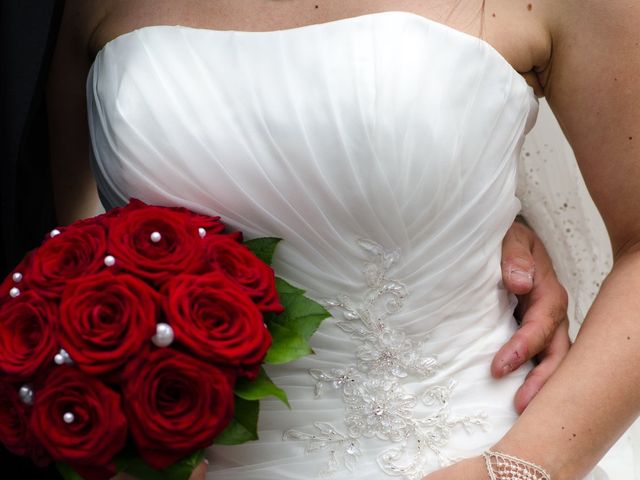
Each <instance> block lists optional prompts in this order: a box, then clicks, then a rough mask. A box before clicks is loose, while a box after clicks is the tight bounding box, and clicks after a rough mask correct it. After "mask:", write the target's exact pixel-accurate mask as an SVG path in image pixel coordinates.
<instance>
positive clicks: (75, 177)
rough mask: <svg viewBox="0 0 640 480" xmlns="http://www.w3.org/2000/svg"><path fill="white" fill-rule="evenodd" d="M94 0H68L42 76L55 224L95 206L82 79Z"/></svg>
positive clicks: (92, 210)
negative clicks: (51, 55)
mask: <svg viewBox="0 0 640 480" xmlns="http://www.w3.org/2000/svg"><path fill="white" fill-rule="evenodd" d="M94 3H95V2H86V1H77V0H75V1H67V2H65V6H64V12H63V15H62V21H61V25H60V30H59V34H58V38H57V41H56V47H55V50H54V53H53V58H52V62H51V69H50V71H49V77H48V80H47V92H46V98H47V116H48V122H49V139H50V140H49V141H50V151H51V173H52V177H53V191H54V197H55V206H56V215H57V219H58V223H59V224H61V225H67V224H69V223H72V222H74V221H75V220H78V219H80V218H84V217H88V216H93V215H95V214H96V212H97V211H98V206H99V200H98V194H97V191H96V184H95V181H94V179H93V175H92V173H91V169H90V166H89V132H88V127H87V108H86V97H85V95H86V94H85V91H86V90H85V82H86V79H87V74H88V72H89V67H90V58H89V51H88V48H87V45H88V43H89V42H88V38H89V37H90V34H91V31H92V27H91V25H95V24H96V23H97V15H98V9H97V8H96V7H95V5H94Z"/></svg>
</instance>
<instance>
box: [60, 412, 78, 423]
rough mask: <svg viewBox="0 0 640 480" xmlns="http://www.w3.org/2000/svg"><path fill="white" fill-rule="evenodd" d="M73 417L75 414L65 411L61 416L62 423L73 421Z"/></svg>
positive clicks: (74, 417)
mask: <svg viewBox="0 0 640 480" xmlns="http://www.w3.org/2000/svg"><path fill="white" fill-rule="evenodd" d="M75 419H76V416H75V415H74V414H73V413H71V412H67V413H65V414H64V415H63V416H62V420H64V423H73V421H74V420H75Z"/></svg>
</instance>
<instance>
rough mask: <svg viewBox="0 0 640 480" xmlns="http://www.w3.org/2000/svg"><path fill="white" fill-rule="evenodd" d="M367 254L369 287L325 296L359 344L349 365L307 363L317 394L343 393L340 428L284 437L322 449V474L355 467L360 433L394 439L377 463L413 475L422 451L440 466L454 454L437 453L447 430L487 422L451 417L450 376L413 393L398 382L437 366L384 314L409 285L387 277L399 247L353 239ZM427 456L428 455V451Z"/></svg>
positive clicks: (419, 472) (421, 471)
mask: <svg viewBox="0 0 640 480" xmlns="http://www.w3.org/2000/svg"><path fill="white" fill-rule="evenodd" d="M358 243H359V245H360V246H361V247H362V248H363V249H364V250H365V251H366V252H367V253H368V256H369V258H370V259H369V261H367V262H366V263H365V267H364V270H363V273H364V276H365V280H366V283H367V287H368V290H367V293H366V294H365V295H364V297H363V299H362V300H361V301H360V302H356V301H354V300H353V299H351V298H349V297H347V296H346V295H340V296H338V297H337V299H334V300H327V301H326V302H325V303H326V305H327V306H328V307H329V308H331V309H332V310H333V311H337V312H340V317H341V318H340V319H338V318H336V317H337V316H336V317H334V318H335V319H336V322H337V323H336V324H337V326H338V327H340V328H341V329H342V330H343V331H344V332H345V333H347V334H348V335H349V336H350V337H351V338H352V339H354V340H355V341H356V342H357V343H358V346H357V349H356V354H355V357H356V358H355V364H353V365H349V366H346V367H345V368H335V369H331V370H320V369H311V370H310V371H309V374H310V375H311V376H312V377H313V379H314V380H315V381H316V385H315V394H316V396H318V397H319V396H321V395H322V394H323V392H324V391H325V390H326V389H327V388H330V389H333V390H337V391H339V392H341V393H342V398H343V400H344V405H345V418H344V430H343V431H340V430H339V429H338V428H336V427H335V426H333V425H331V424H329V423H324V422H316V423H314V424H313V428H310V429H309V430H310V431H311V432H312V433H309V432H308V431H300V430H287V431H286V432H284V435H283V438H284V439H285V440H303V441H306V442H307V446H306V452H307V453H312V452H317V451H319V450H327V451H328V453H329V460H328V462H327V465H326V468H324V469H323V470H322V471H321V472H320V476H330V475H331V474H333V473H336V472H337V471H338V470H339V469H340V468H341V467H342V466H343V467H344V468H347V469H348V470H349V471H354V469H355V467H356V464H357V461H358V457H360V456H361V455H362V448H361V445H360V441H359V440H360V439H362V438H374V437H375V438H378V439H380V440H383V441H387V442H391V443H393V446H392V447H389V448H387V449H385V450H384V451H383V452H382V453H380V454H379V455H378V458H377V461H378V465H379V466H380V468H381V469H382V470H383V471H384V472H385V473H386V474H388V475H391V476H401V477H403V478H406V479H409V480H419V479H421V478H422V477H423V476H424V475H425V474H426V472H427V471H428V470H429V467H433V465H432V464H431V462H430V459H429V456H430V455H428V453H429V452H431V453H432V454H434V455H435V457H436V458H437V460H438V462H439V464H440V465H446V464H448V463H450V462H451V461H452V459H450V458H448V457H447V455H446V454H445V453H444V452H443V447H445V446H446V445H447V443H448V442H449V439H450V437H451V433H452V430H453V429H455V428H464V429H465V430H468V431H471V428H473V427H474V426H476V427H481V428H483V429H484V428H486V427H487V421H486V418H485V415H483V414H482V413H480V414H477V415H475V416H460V417H458V416H455V415H453V414H452V412H451V409H450V406H449V399H450V398H451V396H452V394H453V391H454V389H455V381H453V380H450V381H449V382H448V383H447V384H446V385H432V386H429V387H426V388H425V389H424V391H422V392H421V394H419V395H416V394H414V393H411V392H409V391H408V389H407V388H406V387H405V386H404V383H406V382H409V381H411V382H416V381H420V380H425V379H428V378H430V377H433V376H434V375H435V373H436V372H437V371H438V370H439V368H440V367H441V365H440V363H439V362H438V359H437V358H436V357H435V356H433V355H428V354H425V353H424V352H425V350H426V348H425V347H426V345H425V343H424V340H425V339H423V340H422V341H417V340H415V339H413V338H409V337H408V336H407V335H406V334H405V333H404V332H402V331H401V330H398V329H395V328H392V327H390V326H389V325H388V324H387V323H386V319H387V317H389V316H390V315H393V314H395V313H396V312H398V311H399V310H400V309H401V308H402V307H403V305H404V301H405V299H406V298H407V296H408V294H409V292H408V289H407V287H406V286H405V285H404V284H403V283H401V282H400V281H398V280H394V279H391V278H389V277H388V276H387V274H388V272H389V270H390V269H391V268H392V267H393V266H394V265H395V264H396V263H397V262H398V260H399V258H400V251H399V249H394V250H387V249H385V248H383V247H382V246H380V245H378V244H377V243H375V242H373V241H370V240H359V241H358ZM419 402H421V403H422V404H423V405H425V406H427V407H429V409H430V414H429V415H427V416H421V417H416V416H414V412H413V410H414V409H415V407H416V406H417V405H418V403H419ZM431 457H433V455H431Z"/></svg>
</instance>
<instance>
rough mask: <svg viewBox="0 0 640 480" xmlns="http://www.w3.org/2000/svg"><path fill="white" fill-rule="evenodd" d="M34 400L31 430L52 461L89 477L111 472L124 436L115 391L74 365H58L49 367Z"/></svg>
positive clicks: (123, 424) (100, 477) (118, 397)
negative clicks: (61, 463)
mask: <svg viewBox="0 0 640 480" xmlns="http://www.w3.org/2000/svg"><path fill="white" fill-rule="evenodd" d="M34 398H35V401H34V404H33V410H32V412H31V421H30V427H31V431H32V432H33V434H34V435H35V437H36V438H37V439H38V440H39V441H40V443H41V444H42V445H43V446H44V447H45V448H46V449H47V451H48V452H49V453H50V454H51V456H52V457H53V459H54V460H56V461H60V462H64V463H68V464H69V465H70V466H71V467H73V468H74V469H76V470H78V471H81V472H82V474H83V475H86V476H87V478H90V479H91V480H92V479H102V478H108V476H107V475H109V474H111V475H113V474H114V473H115V467H114V466H113V465H112V460H113V457H114V456H115V455H116V454H117V453H118V452H120V450H122V448H123V447H124V445H125V441H126V438H127V422H126V419H125V417H124V414H123V413H122V411H121V409H120V403H121V402H120V396H119V395H118V394H117V393H116V392H114V391H113V390H111V389H110V388H108V387H106V386H105V385H104V384H103V383H102V382H100V381H99V380H97V379H96V378H94V377H91V376H89V375H86V374H84V373H82V372H81V371H80V370H77V369H76V368H74V367H67V366H62V367H58V368H56V369H54V370H52V371H51V374H50V375H49V377H48V378H47V380H46V382H45V384H44V386H43V387H42V388H41V389H38V390H36V391H35V395H34ZM94 469H95V470H94ZM94 471H95V472H98V473H97V474H93V473H91V472H94Z"/></svg>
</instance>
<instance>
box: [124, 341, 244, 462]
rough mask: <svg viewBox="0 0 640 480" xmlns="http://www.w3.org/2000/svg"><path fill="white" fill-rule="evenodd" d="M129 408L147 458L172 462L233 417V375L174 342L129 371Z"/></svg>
mask: <svg viewBox="0 0 640 480" xmlns="http://www.w3.org/2000/svg"><path fill="white" fill-rule="evenodd" d="M124 378H125V383H124V385H123V391H124V395H125V398H126V399H127V401H126V403H125V411H126V415H127V419H128V420H129V426H130V430H131V435H132V437H133V439H134V442H135V444H136V446H137V448H138V452H139V453H140V456H141V457H142V459H143V460H144V461H145V462H146V463H147V464H149V465H150V466H151V467H153V468H156V469H162V468H166V467H168V466H169V465H171V464H173V463H175V462H176V461H177V460H179V459H180V458H182V457H185V456H187V455H189V454H191V453H193V452H195V451H197V450H199V449H201V448H205V447H208V446H210V445H211V444H212V443H213V440H214V439H215V438H216V436H218V434H219V433H220V432H222V430H224V429H225V427H226V426H227V425H228V424H229V422H230V421H231V418H232V417H233V404H234V397H233V386H232V384H233V379H232V378H229V375H228V374H227V373H225V372H223V371H222V370H220V369H218V368H216V367H214V366H212V365H209V364H207V363H204V362H202V361H200V360H197V359H195V358H193V357H190V356H188V355H186V354H184V353H181V352H178V351H176V350H173V349H170V348H163V349H158V350H155V351H153V352H152V353H151V355H150V356H149V357H148V358H145V359H144V360H141V361H139V362H132V363H131V364H130V365H128V366H127V368H126V369H125V372H124Z"/></svg>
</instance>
